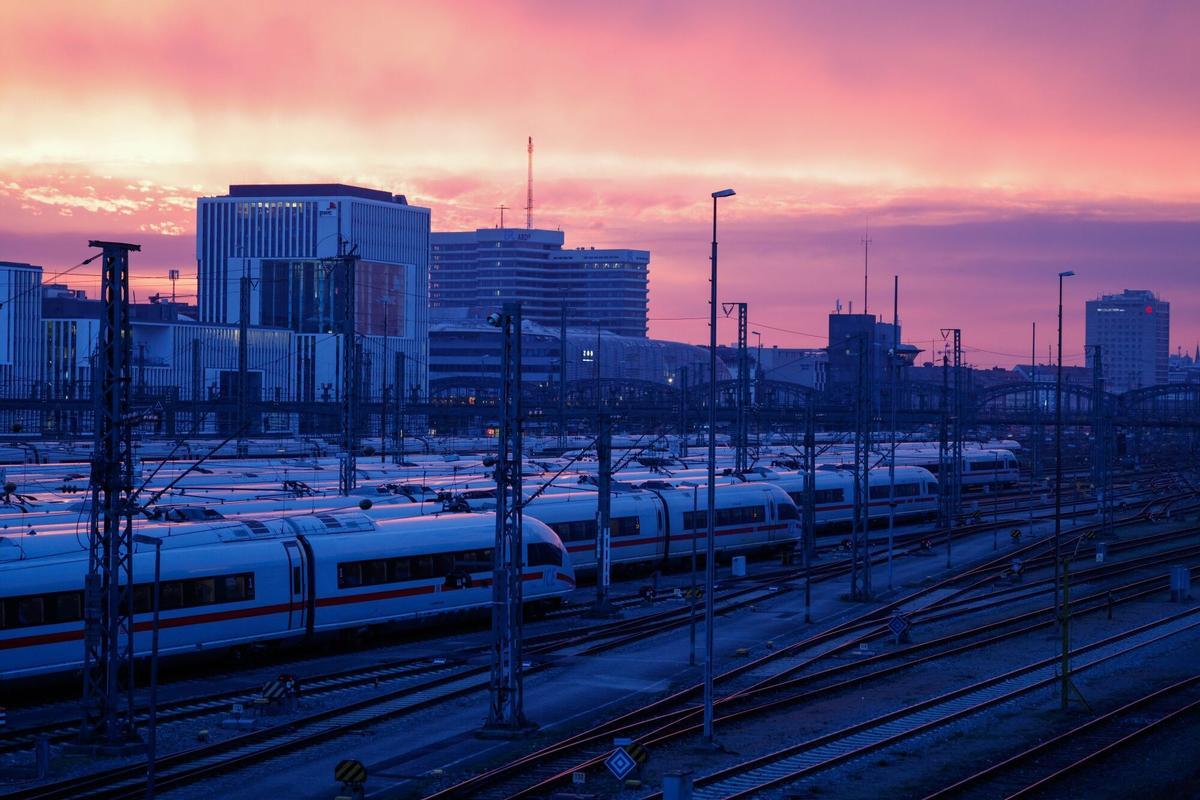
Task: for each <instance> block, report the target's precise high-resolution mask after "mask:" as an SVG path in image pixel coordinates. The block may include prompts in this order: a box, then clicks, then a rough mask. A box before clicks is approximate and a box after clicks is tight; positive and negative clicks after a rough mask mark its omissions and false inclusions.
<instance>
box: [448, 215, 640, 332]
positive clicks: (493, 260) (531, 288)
mask: <svg viewBox="0 0 1200 800" xmlns="http://www.w3.org/2000/svg"><path fill="white" fill-rule="evenodd" d="M563 241H564V240H563V233H562V231H548V230H536V229H535V230H527V229H525V228H480V229H479V230H474V231H462V232H448V233H434V234H433V235H432V237H431V245H432V255H431V259H432V260H431V263H430V271H429V302H430V306H431V307H432V308H466V309H469V310H470V311H471V313H472V314H474V315H479V316H481V317H482V316H486V315H487V314H488V313H490V312H491V311H494V310H495V309H496V307H497V306H498V305H499V304H500V303H503V302H510V301H520V302H521V304H522V312H523V314H524V316H525V318H526V319H528V320H530V321H532V322H535V323H537V324H540V325H547V326H552V327H553V326H558V325H559V324H560V320H561V314H562V312H563V309H564V308H565V309H566V312H567V322H568V324H569V325H571V326H572V327H598V328H600V329H602V330H606V331H610V332H612V333H616V334H619V335H622V336H645V335H646V333H647V325H646V323H647V309H648V297H649V275H650V267H649V265H650V253H649V252H648V251H646V250H626V249H596V248H583V247H581V248H576V249H574V250H564V249H563Z"/></svg>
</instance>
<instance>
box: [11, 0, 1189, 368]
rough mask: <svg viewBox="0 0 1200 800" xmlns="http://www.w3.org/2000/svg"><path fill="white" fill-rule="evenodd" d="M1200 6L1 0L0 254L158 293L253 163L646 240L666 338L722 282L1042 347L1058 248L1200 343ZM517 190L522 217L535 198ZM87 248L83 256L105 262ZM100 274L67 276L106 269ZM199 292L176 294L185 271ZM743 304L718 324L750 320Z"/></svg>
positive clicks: (783, 322) (775, 324)
mask: <svg viewBox="0 0 1200 800" xmlns="http://www.w3.org/2000/svg"><path fill="white" fill-rule="evenodd" d="M1198 36H1200V3H1196V2H1186V1H1185V2H1141V3H1137V2H1120V3H1116V2H1114V3H1103V2H1053V3H1046V2H994V3H971V2H968V3H963V2H961V1H959V2H945V3H930V2H915V3H912V2H905V3H900V2H877V3H873V2H828V3H815V2H814V3H806V2H797V1H793V2H779V3H773V2H754V1H753V0H746V1H745V2H740V3H730V2H708V3H706V2H687V3H684V2H679V3H658V2H645V3H622V2H613V0H607V1H606V2H589V3H584V2H569V1H565V0H553V1H548V2H525V3H502V2H483V1H482V0H481V1H480V2H471V3H466V2H462V3H455V2H445V3H441V2H439V3H430V2H422V3H411V4H408V3H399V2H379V3H366V2H328V1H326V2H320V3H316V2H286V3H275V2H238V3H222V2H214V0H204V2H194V3H193V2H150V1H149V0H144V1H143V2H124V3H121V2H99V1H98V0H88V2H80V3H72V2H56V1H55V0H47V2H39V3H19V2H4V3H3V4H0V52H3V60H4V67H3V69H2V70H0V119H2V120H3V122H2V123H0V260H18V261H31V262H33V263H37V264H41V265H43V266H44V267H46V275H45V278H46V279H47V280H50V279H52V278H53V276H54V274H55V273H57V272H58V271H60V270H62V269H63V268H66V267H69V266H71V265H73V264H76V263H77V262H79V261H80V260H81V259H82V258H83V257H85V256H86V255H88V251H87V247H86V245H87V241H88V239H89V238H103V239H117V240H126V241H133V242H139V243H141V244H142V245H143V252H142V253H141V254H138V255H136V256H135V271H136V272H137V274H138V275H139V276H141V278H140V280H139V282H138V294H139V297H140V298H141V299H144V297H145V296H146V295H149V294H150V293H152V292H153V291H155V290H157V289H160V288H163V286H164V285H166V281H165V276H166V274H167V270H168V269H170V268H179V269H181V270H182V271H183V273H184V276H185V279H186V280H185V281H184V282H181V284H180V292H181V293H185V294H187V293H191V292H194V283H193V282H194V277H195V246H194V241H193V235H194V229H195V198H196V196H197V195H202V194H222V193H224V192H225V190H226V187H227V186H228V184H230V183H251V182H307V181H338V182H345V183H357V184H361V185H365V186H371V187H376V188H383V189H388V190H391V191H394V192H397V193H404V194H407V195H408V197H409V199H410V201H411V202H414V203H417V204H420V205H426V206H429V207H430V208H432V210H433V225H434V229H435V230H453V229H463V228H474V227H485V226H490V225H494V224H496V222H497V220H498V217H497V212H496V211H495V210H494V208H495V206H498V205H499V204H501V203H505V204H506V205H508V206H510V207H513V208H520V207H521V206H523V205H524V198H525V137H526V136H528V135H532V136H533V137H534V140H535V145H536V148H537V151H536V155H535V195H536V201H535V202H536V214H535V225H537V226H538V227H561V228H562V229H563V230H564V231H566V235H567V244H568V246H574V245H596V246H621V247H638V248H646V249H649V250H651V251H652V262H651V282H650V287H651V289H650V291H651V294H650V298H651V318H652V322H651V334H652V335H654V336H658V337H671V338H682V339H686V340H690V341H702V340H704V339H705V337H706V336H707V334H706V331H705V326H706V323H705V321H704V318H706V315H707V313H708V312H707V306H706V302H707V291H708V289H707V284H706V277H707V269H708V263H707V258H708V248H709V244H708V238H709V233H710V231H709V225H710V219H709V214H710V206H709V203H710V201H709V193H710V192H711V191H713V190H714V189H720V188H723V187H725V186H732V187H734V188H735V189H736V190H737V192H738V196H737V197H735V198H732V199H730V200H726V201H722V203H723V205H722V211H721V214H722V216H721V247H722V249H721V284H720V294H721V296H722V298H723V299H726V300H730V301H737V300H745V301H747V302H749V303H750V317H751V327H752V328H753V329H755V330H760V331H761V332H762V333H763V339H764V343H765V344H766V345H768V346H769V345H771V344H778V345H781V346H783V345H788V346H810V347H811V346H821V345H823V344H824V343H825V342H824V334H825V329H826V322H825V315H826V313H828V312H829V311H830V310H832V309H833V307H834V304H835V302H836V300H837V299H838V298H841V300H842V302H843V304H846V303H848V301H850V300H853V301H854V308H855V310H856V311H858V310H861V304H862V266H863V252H862V251H863V246H862V238H863V229H864V226H865V225H866V224H867V221H868V220H869V222H870V236H871V239H872V240H873V245H872V248H871V273H872V275H871V295H870V310H872V311H875V312H877V313H885V314H886V315H887V316H888V317H889V318H890V316H891V283H892V275H893V274H899V275H900V281H901V289H900V292H901V297H900V299H901V318H902V322H903V324H904V334H905V339H906V340H909V341H913V342H914V343H916V344H918V345H919V346H922V347H925V348H929V347H930V344H929V343H930V341H931V340H934V341H937V340H940V337H939V335H938V330H939V329H940V328H947V327H961V328H962V329H963V342H964V345H965V347H966V349H967V358H968V360H969V361H970V362H972V363H974V364H976V365H981V366H990V365H993V364H1000V365H1003V366H1011V365H1012V364H1013V363H1016V362H1017V361H1018V360H1021V361H1027V360H1028V355H1027V353H1028V350H1029V327H1030V323H1031V322H1032V321H1035V320H1036V321H1037V322H1038V331H1039V341H1040V345H1039V353H1040V354H1041V355H1042V357H1043V358H1044V357H1045V352H1046V345H1047V344H1048V343H1049V342H1050V335H1051V332H1052V328H1053V324H1054V313H1055V306H1054V303H1055V293H1056V278H1055V275H1056V273H1057V272H1058V271H1060V270H1063V269H1073V270H1075V271H1076V272H1077V273H1078V277H1076V278H1073V279H1071V281H1070V282H1069V283H1068V288H1069V291H1068V305H1067V319H1068V331H1067V343H1066V347H1065V352H1066V355H1067V358H1068V360H1069V361H1072V362H1079V361H1081V360H1082V351H1083V301H1084V300H1085V299H1089V298H1092V297H1095V296H1096V295H1098V294H1100V293H1102V292H1115V291H1120V290H1121V289H1124V288H1147V289H1152V290H1155V291H1157V292H1159V293H1160V294H1161V295H1162V296H1163V297H1164V298H1165V299H1167V300H1169V301H1170V303H1171V311H1172V330H1171V349H1172V352H1174V350H1175V349H1176V347H1177V346H1182V347H1183V348H1185V349H1191V348H1193V347H1195V345H1196V342H1197V341H1198V340H1200V319H1198V312H1200V280H1198V276H1200V213H1198V212H1200V45H1198V44H1197V41H1198V39H1197V37H1198ZM515 218H517V217H510V219H515ZM89 269H90V268H89ZM95 274H96V273H95V272H94V271H93V272H86V271H84V270H79V271H77V272H75V273H72V274H71V275H69V276H66V277H65V278H63V280H65V281H67V282H70V283H72V284H74V285H79V286H86V287H88V288H94V286H95V283H96V278H95ZM185 287H186V289H185ZM734 333H735V331H734V327H733V324H732V323H731V322H725V323H722V327H721V329H720V336H721V339H722V340H723V341H728V340H729V339H730V338H732V337H733V335H734Z"/></svg>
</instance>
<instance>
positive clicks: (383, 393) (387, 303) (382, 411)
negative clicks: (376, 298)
mask: <svg viewBox="0 0 1200 800" xmlns="http://www.w3.org/2000/svg"><path fill="white" fill-rule="evenodd" d="M391 306H392V304H391V297H384V299H383V364H382V365H381V366H380V368H381V369H382V370H383V375H382V377H381V378H380V381H379V463H380V464H385V463H387V418H388V367H389V366H390V364H389V363H388V361H389V358H388V356H390V355H391V353H390V350H391V348H390V347H389V346H388V345H389V342H390V341H391V337H390V336H389V335H388V312H389V311H390V310H391Z"/></svg>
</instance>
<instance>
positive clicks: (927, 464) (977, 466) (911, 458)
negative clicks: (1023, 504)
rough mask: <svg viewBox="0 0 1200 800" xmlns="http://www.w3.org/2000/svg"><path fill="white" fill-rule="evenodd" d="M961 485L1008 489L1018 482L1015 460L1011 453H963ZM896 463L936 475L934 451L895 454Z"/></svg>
mask: <svg viewBox="0 0 1200 800" xmlns="http://www.w3.org/2000/svg"><path fill="white" fill-rule="evenodd" d="M962 461H963V463H962V485H963V488H966V489H982V490H991V489H998V488H1001V487H1005V486H1012V485H1013V484H1015V483H1017V481H1019V480H1020V478H1021V475H1020V471H1019V469H1018V467H1017V457H1016V456H1015V455H1014V454H1013V453H1012V451H1011V450H1001V449H996V450H967V451H965V452H964V453H963V457H962ZM896 463H897V464H906V465H911V466H917V467H922V468H924V469H927V470H929V471H930V472H931V473H933V474H934V475H937V474H938V472H939V461H938V451H937V448H933V449H931V450H923V451H913V452H908V453H897V454H896Z"/></svg>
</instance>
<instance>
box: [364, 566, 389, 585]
mask: <svg viewBox="0 0 1200 800" xmlns="http://www.w3.org/2000/svg"><path fill="white" fill-rule="evenodd" d="M362 578H363V585H365V586H376V585H378V584H380V583H387V582H388V565H387V561H385V560H383V559H376V560H375V561H367V562H366V563H364V564H363V565H362Z"/></svg>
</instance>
